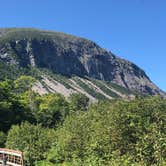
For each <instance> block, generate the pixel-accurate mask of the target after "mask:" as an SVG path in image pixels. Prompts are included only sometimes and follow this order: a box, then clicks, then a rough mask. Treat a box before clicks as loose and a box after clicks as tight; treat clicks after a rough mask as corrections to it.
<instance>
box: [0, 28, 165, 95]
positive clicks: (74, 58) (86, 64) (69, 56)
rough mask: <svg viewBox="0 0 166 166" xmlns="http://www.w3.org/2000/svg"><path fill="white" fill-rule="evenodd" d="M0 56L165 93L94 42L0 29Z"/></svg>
mask: <svg viewBox="0 0 166 166" xmlns="http://www.w3.org/2000/svg"><path fill="white" fill-rule="evenodd" d="M0 60H1V61H3V62H6V63H8V64H16V65H18V66H20V67H29V66H32V67H37V68H47V69H49V70H51V71H52V72H55V73H58V74H62V75H66V76H79V77H82V78H84V77H90V78H95V79H98V80H104V81H111V82H113V83H116V84H118V85H120V86H123V87H125V88H128V89H130V90H134V91H137V92H141V93H145V94H151V95H155V94H160V95H164V92H162V91H161V90H160V89H159V88H158V87H157V86H156V85H154V84H153V83H152V82H151V80H150V79H149V78H148V76H147V75H146V74H145V72H144V71H143V70H142V69H140V68H139V67H138V66H136V65H135V64H133V63H131V62H129V61H126V60H124V59H120V58H118V57H116V56H115V55H113V54H112V53H111V52H108V51H106V50H104V49H102V48H101V47H99V46H98V45H96V44H95V43H94V42H91V41H89V40H86V39H83V38H79V37H74V36H71V35H66V34H63V33H57V32H50V31H41V30H36V29H0Z"/></svg>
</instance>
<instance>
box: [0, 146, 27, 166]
mask: <svg viewBox="0 0 166 166" xmlns="http://www.w3.org/2000/svg"><path fill="white" fill-rule="evenodd" d="M0 165H1V166H23V165H24V163H23V153H22V152H21V151H16V150H11V149H3V148H0Z"/></svg>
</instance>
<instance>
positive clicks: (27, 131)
mask: <svg viewBox="0 0 166 166" xmlns="http://www.w3.org/2000/svg"><path fill="white" fill-rule="evenodd" d="M53 140H54V130H50V129H43V128H42V127H41V126H40V125H36V126H34V125H31V124H29V123H22V124H21V125H20V126H12V128H11V129H10V131H9V133H8V136H7V142H6V147H7V148H10V149H16V150H21V151H23V153H24V160H25V162H26V165H30V166H32V165H34V162H35V161H40V160H43V159H45V158H46V154H47V151H48V149H49V148H50V147H51V145H52V143H53Z"/></svg>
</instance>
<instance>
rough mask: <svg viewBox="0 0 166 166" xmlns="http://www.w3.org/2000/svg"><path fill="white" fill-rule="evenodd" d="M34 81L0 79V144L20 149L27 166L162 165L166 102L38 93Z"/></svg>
mask: <svg viewBox="0 0 166 166" xmlns="http://www.w3.org/2000/svg"><path fill="white" fill-rule="evenodd" d="M34 82H35V79H34V78H33V77H30V76H20V77H19V78H17V79H16V80H15V81H10V80H6V81H2V82H1V83H0V147H7V148H11V149H18V150H21V151H23V152H24V160H25V163H26V165H37V166H39V165H40V166H41V165H48V166H49V165H50V166H52V165H62V164H63V165H69V166H72V165H73V166H79V165H85V166H86V165H87V166H89V165H91V166H96V165H99V166H100V165H101V166H105V165H119V166H121V165H124V166H125V165H126V166H128V165H129V166H130V165H141V166H144V165H147V166H148V165H156V166H158V165H161V166H162V165H166V139H165V138H166V100H165V99H162V98H160V97H146V98H139V97H138V98H136V99H135V100H133V101H122V100H112V101H103V102H99V103H96V104H90V103H89V100H88V98H86V97H85V96H84V95H81V94H74V95H72V96H71V97H70V98H69V99H65V98H64V97H63V96H61V95H59V94H47V95H43V96H40V95H38V94H36V93H34V92H32V91H31V86H32V84H33V83H34Z"/></svg>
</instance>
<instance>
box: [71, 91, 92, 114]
mask: <svg viewBox="0 0 166 166" xmlns="http://www.w3.org/2000/svg"><path fill="white" fill-rule="evenodd" d="M70 105H71V108H72V109H73V110H74V111H87V109H88V105H89V98H88V97H86V96H85V95H83V94H81V93H73V94H72V95H71V96H70Z"/></svg>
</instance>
